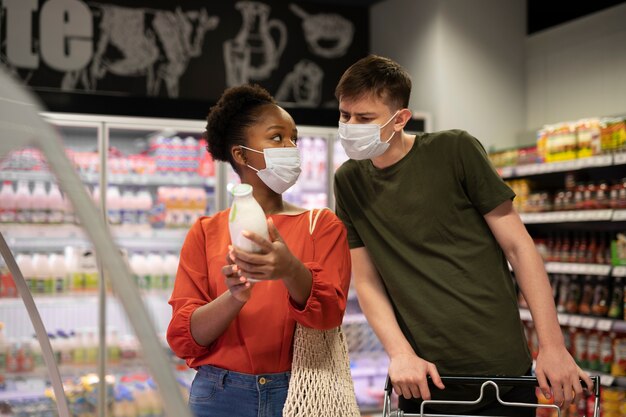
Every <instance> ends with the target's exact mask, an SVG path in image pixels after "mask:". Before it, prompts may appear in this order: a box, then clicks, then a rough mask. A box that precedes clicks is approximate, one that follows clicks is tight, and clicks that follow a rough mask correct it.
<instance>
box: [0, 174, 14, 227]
mask: <svg viewBox="0 0 626 417" xmlns="http://www.w3.org/2000/svg"><path fill="white" fill-rule="evenodd" d="M16 210H17V194H16V193H15V190H14V189H13V184H12V183H11V181H4V182H3V183H2V189H0V223H15V221H16V214H17V213H16Z"/></svg>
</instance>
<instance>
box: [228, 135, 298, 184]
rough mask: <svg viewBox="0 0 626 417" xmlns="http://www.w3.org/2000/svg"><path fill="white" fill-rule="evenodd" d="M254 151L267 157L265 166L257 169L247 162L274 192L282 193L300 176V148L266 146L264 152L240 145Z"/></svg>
mask: <svg viewBox="0 0 626 417" xmlns="http://www.w3.org/2000/svg"><path fill="white" fill-rule="evenodd" d="M239 146H241V147H242V148H244V149H247V150H249V151H252V152H256V153H262V154H263V157H264V158H265V168H264V169H261V170H259V169H256V168H254V167H253V166H250V165H248V164H246V166H247V167H248V168H250V169H253V170H254V171H256V173H257V175H258V176H259V178H261V181H263V182H264V183H265V185H267V186H268V187H270V188H271V189H272V190H273V191H274V192H276V193H278V194H282V193H284V192H285V191H287V190H288V189H289V188H290V187H291V186H292V185H294V184H295V183H296V181H297V180H298V177H299V176H300V172H301V171H302V170H301V169H300V151H298V148H296V147H295V146H294V147H288V148H265V149H263V152H261V151H257V150H256V149H252V148H248V147H247V146H243V145H239Z"/></svg>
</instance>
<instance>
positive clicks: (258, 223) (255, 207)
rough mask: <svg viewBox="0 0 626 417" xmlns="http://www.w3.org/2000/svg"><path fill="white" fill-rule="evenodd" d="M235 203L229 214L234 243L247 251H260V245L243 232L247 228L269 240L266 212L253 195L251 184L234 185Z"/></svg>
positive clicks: (231, 237)
mask: <svg viewBox="0 0 626 417" xmlns="http://www.w3.org/2000/svg"><path fill="white" fill-rule="evenodd" d="M232 193H233V196H234V198H233V203H232V205H231V206H230V214H229V216H228V228H229V230H230V240H231V242H232V243H233V245H234V246H235V247H237V248H239V249H242V250H245V251H247V252H259V251H260V249H261V248H260V247H259V246H258V245H257V244H256V243H254V242H253V241H251V240H250V239H248V238H247V237H245V236H244V235H243V234H242V232H243V231H244V230H247V231H249V232H253V233H256V234H257V235H259V236H261V237H263V238H265V239H267V240H269V233H268V231H267V220H266V219H265V213H264V212H263V209H262V208H261V206H260V205H259V203H258V202H257V201H256V200H255V199H254V196H253V195H252V186H251V185H250V184H237V185H235V186H234V187H233V190H232Z"/></svg>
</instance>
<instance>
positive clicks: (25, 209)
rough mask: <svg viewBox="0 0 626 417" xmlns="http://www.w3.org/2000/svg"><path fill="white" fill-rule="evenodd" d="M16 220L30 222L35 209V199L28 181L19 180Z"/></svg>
mask: <svg viewBox="0 0 626 417" xmlns="http://www.w3.org/2000/svg"><path fill="white" fill-rule="evenodd" d="M15 202H16V204H15V209H16V214H15V217H16V221H17V222H18V223H30V222H31V214H32V209H33V199H32V195H31V193H30V188H29V187H28V182H26V181H19V182H18V183H17V189H16V190H15Z"/></svg>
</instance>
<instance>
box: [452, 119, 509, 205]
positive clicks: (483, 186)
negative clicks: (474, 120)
mask: <svg viewBox="0 0 626 417" xmlns="http://www.w3.org/2000/svg"><path fill="white" fill-rule="evenodd" d="M456 156H457V161H458V163H457V170H458V175H459V177H460V180H461V182H462V185H463V188H464V190H465V192H466V193H467V196H468V198H469V199H470V201H471V202H472V204H474V206H475V207H476V208H477V209H478V211H479V212H480V213H481V214H482V215H483V216H484V215H485V214H487V213H489V212H490V211H491V210H493V209H495V208H496V207H498V206H499V205H500V204H502V203H503V202H505V201H506V200H512V199H513V198H515V193H514V192H513V190H511V188H510V187H509V186H508V185H506V184H505V183H504V181H503V180H502V178H500V175H498V173H497V171H496V170H495V168H494V167H493V165H492V164H491V161H490V160H489V157H488V156H487V152H486V151H485V148H484V147H483V146H482V144H481V143H480V142H479V141H478V139H476V138H475V137H473V136H471V135H470V134H469V133H467V132H465V131H460V133H459V137H458V140H457V153H456Z"/></svg>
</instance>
